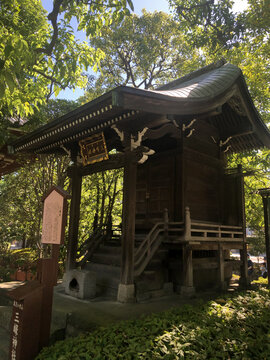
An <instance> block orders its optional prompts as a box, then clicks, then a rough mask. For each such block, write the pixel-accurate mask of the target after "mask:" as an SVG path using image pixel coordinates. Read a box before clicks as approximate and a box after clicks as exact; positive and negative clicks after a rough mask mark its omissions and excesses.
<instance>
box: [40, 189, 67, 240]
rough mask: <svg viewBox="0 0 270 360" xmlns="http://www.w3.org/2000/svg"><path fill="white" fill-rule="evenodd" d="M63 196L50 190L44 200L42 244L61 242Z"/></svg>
mask: <svg viewBox="0 0 270 360" xmlns="http://www.w3.org/2000/svg"><path fill="white" fill-rule="evenodd" d="M63 211H64V198H63V196H62V195H61V194H59V193H58V192H57V191H52V192H51V194H50V195H49V196H48V197H47V198H46V199H45V201H44V210H43V225H42V238H41V242H42V243H43V244H61V241H62V230H63Z"/></svg>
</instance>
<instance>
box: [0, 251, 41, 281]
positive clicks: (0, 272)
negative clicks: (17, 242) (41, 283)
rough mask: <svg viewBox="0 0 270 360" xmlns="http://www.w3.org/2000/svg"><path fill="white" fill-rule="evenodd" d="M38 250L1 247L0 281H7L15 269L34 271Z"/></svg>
mask: <svg viewBox="0 0 270 360" xmlns="http://www.w3.org/2000/svg"><path fill="white" fill-rule="evenodd" d="M37 259H38V252H37V251H36V250H33V249H29V248H26V249H19V250H10V249H9V248H7V247H5V248H1V258H0V281H9V280H11V276H12V275H13V274H14V273H15V271H16V270H22V271H28V270H31V272H32V273H35V272H36V260H37Z"/></svg>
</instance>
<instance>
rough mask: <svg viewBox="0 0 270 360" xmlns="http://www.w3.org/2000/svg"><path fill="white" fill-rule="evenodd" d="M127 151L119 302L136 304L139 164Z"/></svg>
mask: <svg viewBox="0 0 270 360" xmlns="http://www.w3.org/2000/svg"><path fill="white" fill-rule="evenodd" d="M129 149H130V147H128V148H127V149H126V160H125V165H124V187H123V215H122V216H123V220H122V262H121V276H120V284H119V287H118V297H117V298H118V301H120V302H134V301H135V287H134V241H135V215H136V180H137V164H136V163H135V162H134V161H132V160H131V159H130V157H129V156H128V151H130V150H129Z"/></svg>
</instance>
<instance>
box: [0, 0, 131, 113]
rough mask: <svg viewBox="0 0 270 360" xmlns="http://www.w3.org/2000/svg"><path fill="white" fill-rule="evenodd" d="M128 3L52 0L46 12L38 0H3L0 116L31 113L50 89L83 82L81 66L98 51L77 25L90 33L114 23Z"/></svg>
mask: <svg viewBox="0 0 270 360" xmlns="http://www.w3.org/2000/svg"><path fill="white" fill-rule="evenodd" d="M128 5H129V7H131V8H133V6H132V2H131V0H96V1H92V0H89V1H80V0H72V1H70V0H55V1H54V2H53V10H52V12H51V13H50V14H48V15H47V13H46V11H45V10H44V9H43V7H42V5H41V3H40V1H39V0H3V1H1V3H0V116H1V118H2V117H8V118H13V120H17V117H25V116H28V115H29V114H33V111H34V107H38V106H39V104H42V103H44V102H45V101H46V99H47V98H48V97H49V96H50V95H51V94H52V93H54V94H55V95H57V94H58V92H59V91H60V89H64V88H66V87H73V88H74V87H75V86H83V84H84V83H85V77H84V71H86V70H87V69H88V67H89V66H92V67H94V69H95V68H97V66H98V64H99V61H100V60H101V58H102V57H103V56H104V54H103V52H102V51H100V50H99V49H94V48H93V47H91V46H89V43H87V42H86V41H79V40H78V39H76V37H75V34H74V29H73V28H72V27H71V26H70V21H71V19H72V17H75V18H76V19H77V22H78V30H82V31H84V32H85V33H86V36H87V37H91V36H94V35H97V34H99V33H100V31H101V29H102V28H106V27H107V26H110V25H111V24H112V23H118V22H119V21H121V20H122V19H123V17H124V16H125V15H128V14H129V10H128Z"/></svg>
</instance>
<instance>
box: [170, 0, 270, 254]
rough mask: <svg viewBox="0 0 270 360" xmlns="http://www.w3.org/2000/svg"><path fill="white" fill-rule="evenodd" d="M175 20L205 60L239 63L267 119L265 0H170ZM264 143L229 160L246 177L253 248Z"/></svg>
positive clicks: (259, 232) (269, 71) (259, 233)
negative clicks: (238, 1) (237, 7)
mask: <svg viewBox="0 0 270 360" xmlns="http://www.w3.org/2000/svg"><path fill="white" fill-rule="evenodd" d="M169 3H170V5H171V7H172V9H173V11H174V18H175V21H177V22H178V24H179V27H180V29H181V31H182V32H183V33H184V34H185V35H186V36H187V38H188V39H189V43H190V46H191V47H192V48H193V47H194V48H196V49H198V48H199V49H200V52H201V54H202V56H203V57H204V58H205V61H206V63H210V62H212V61H215V60H216V59H218V58H220V57H224V58H225V59H226V60H227V61H229V62H231V63H233V64H235V65H237V66H239V67H240V68H241V70H242V72H243V74H244V76H245V79H246V81H247V84H248V87H249V91H250V93H251V96H252V99H253V101H254V102H255V105H256V107H257V109H258V110H259V112H260V114H261V116H262V118H263V120H264V121H265V123H266V124H269V122H270V86H269V79H270V64H269V55H270V33H269V19H270V7H269V1H264V0H258V1H257V0H248V7H247V8H246V10H244V11H242V12H238V13H236V12H235V11H233V4H234V1H231V0H221V1H214V0H199V1H193V0H192V1H187V0H169ZM269 157H270V151H269V150H268V149H265V150H260V151H256V150H254V151H251V152H248V153H246V154H237V155H233V156H231V157H230V159H229V163H228V165H229V166H231V167H235V166H237V164H242V166H243V168H244V170H245V171H246V172H247V173H250V174H253V175H252V176H249V177H245V189H246V216H247V226H248V227H249V228H250V229H252V230H253V231H254V232H255V235H256V237H255V240H254V241H252V242H253V246H254V248H256V251H257V252H262V251H263V244H264V238H263V209H262V201H261V197H260V196H259V195H256V190H257V189H258V188H263V187H267V186H270V182H269V175H270V172H269Z"/></svg>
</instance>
